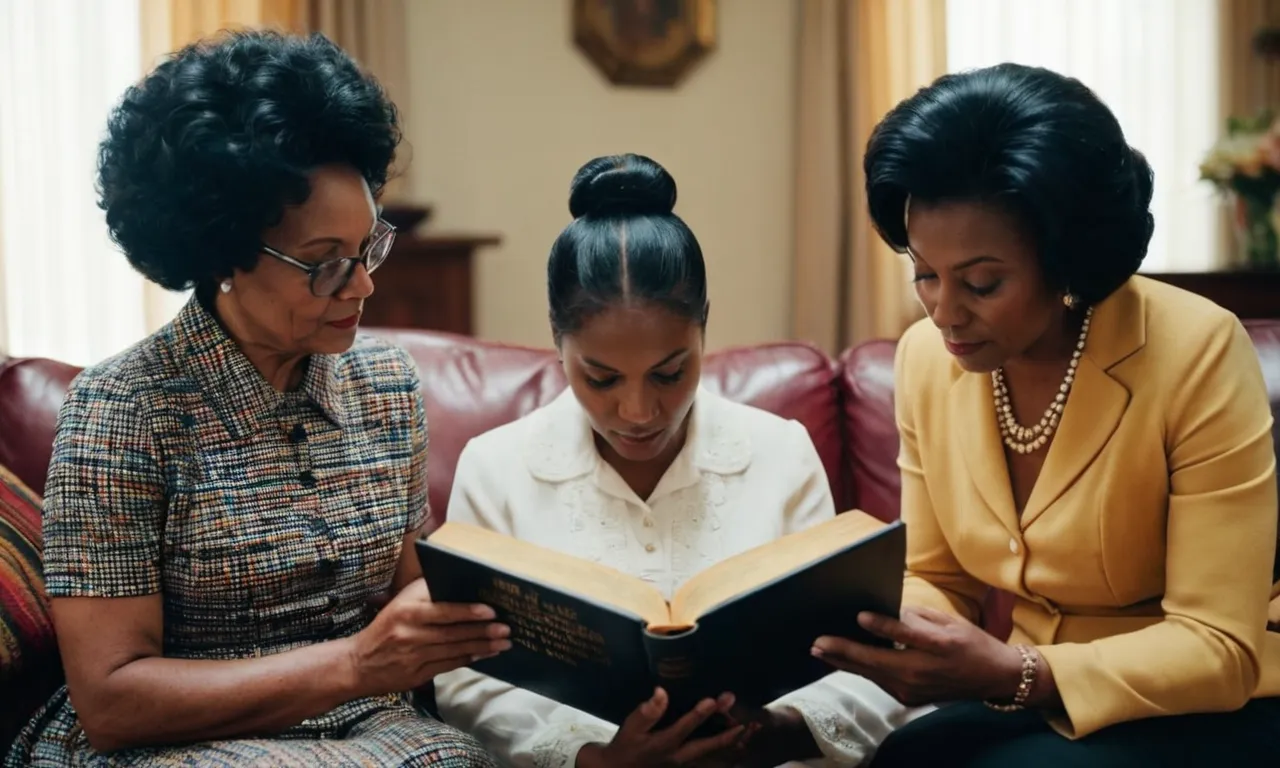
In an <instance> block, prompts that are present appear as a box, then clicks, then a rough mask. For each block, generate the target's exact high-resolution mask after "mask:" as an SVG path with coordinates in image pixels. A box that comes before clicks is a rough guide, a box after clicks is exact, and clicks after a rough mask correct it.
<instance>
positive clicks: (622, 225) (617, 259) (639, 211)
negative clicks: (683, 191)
mask: <svg viewBox="0 0 1280 768" xmlns="http://www.w3.org/2000/svg"><path fill="white" fill-rule="evenodd" d="M675 204H676V182H675V179H673V178H672V177H671V174H669V173H667V171H666V169H665V168H663V167H662V166H661V165H659V164H657V163H656V162H654V161H653V160H651V159H649V158H647V157H644V156H642V155H634V154H625V155H611V156H608V157H598V158H596V159H594V160H591V161H590V162H588V163H587V164H586V165H584V166H582V168H580V169H579V170H578V172H577V174H576V175H575V176H574V177H573V182H572V184H571V185H570V192H569V213H570V214H571V215H572V216H573V221H572V222H570V224H569V225H568V226H567V227H565V228H564V230H563V231H562V232H561V233H560V236H559V237H557V238H556V241H555V243H554V244H553V245H552V246H551V255H550V257H549V258H548V259H547V300H548V303H549V304H550V308H551V312H550V314H551V330H552V333H553V334H554V335H555V339H556V342H557V343H559V341H560V338H561V337H562V336H564V335H565V334H571V333H573V332H574V331H576V330H578V329H579V328H581V327H582V324H583V323H584V322H586V321H587V320H588V319H589V318H590V317H591V316H592V315H594V314H596V313H598V312H601V311H603V310H605V309H607V308H609V307H611V306H614V305H616V304H619V303H623V302H635V303H652V304H656V305H658V306H662V307H664V308H666V309H668V310H669V311H671V312H674V313H676V314H677V315H679V316H681V317H686V318H688V319H690V320H692V321H695V322H698V323H702V324H705V323H706V320H707V275H706V265H705V264H704V263H703V260H702V248H701V247H700V246H699V245H698V240H697V238H695V237H694V236H693V232H692V231H691V230H690V229H689V227H688V226H687V225H686V224H685V223H684V221H683V220H682V219H681V218H680V217H679V216H677V215H676V214H675V213H673V210H674V208H675Z"/></svg>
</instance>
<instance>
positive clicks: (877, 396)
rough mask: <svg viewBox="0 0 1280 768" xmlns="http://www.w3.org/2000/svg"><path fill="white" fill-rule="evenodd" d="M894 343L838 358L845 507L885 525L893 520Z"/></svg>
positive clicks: (897, 489)
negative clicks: (858, 510) (846, 501)
mask: <svg viewBox="0 0 1280 768" xmlns="http://www.w3.org/2000/svg"><path fill="white" fill-rule="evenodd" d="M896 348H897V344H896V343H895V342H892V341H885V340H876V341H868V342H866V343H864V344H859V345H858V346H856V347H853V348H852V349H848V350H846V351H845V352H844V354H843V355H841V356H840V388H841V394H842V395H843V398H842V401H843V404H844V417H843V418H842V419H841V420H840V422H841V427H842V428H843V429H844V440H845V467H844V472H845V482H846V483H847V485H848V487H849V491H850V498H849V506H850V507H852V508H853V509H860V510H862V511H863V512H866V513H867V514H869V515H874V516H875V517H878V518H880V519H881V520H884V521H892V520H897V519H898V499H899V497H900V496H901V493H902V481H901V479H900V477H899V474H898V427H897V423H896V421H895V420H894V416H893V355H894V350H895V349H896Z"/></svg>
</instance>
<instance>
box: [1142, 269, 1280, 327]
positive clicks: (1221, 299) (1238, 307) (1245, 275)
mask: <svg viewBox="0 0 1280 768" xmlns="http://www.w3.org/2000/svg"><path fill="white" fill-rule="evenodd" d="M1143 274H1146V276H1147V277H1150V278H1154V279H1156V280H1161V281H1163V282H1166V283H1169V284H1170V285H1176V286H1178V287H1179V288H1183V289H1185V290H1188V291H1191V292H1192V293H1198V294H1200V295H1201V296H1204V297H1205V298H1207V299H1209V300H1210V301H1212V302H1214V303H1215V304H1218V305H1220V306H1222V307H1224V308H1226V309H1228V310H1230V311H1232V312H1234V313H1235V314H1236V316H1237V317H1239V318H1240V319H1241V320H1253V319H1271V318H1280V270H1269V271H1250V270H1224V271H1222V272H1168V273H1143Z"/></svg>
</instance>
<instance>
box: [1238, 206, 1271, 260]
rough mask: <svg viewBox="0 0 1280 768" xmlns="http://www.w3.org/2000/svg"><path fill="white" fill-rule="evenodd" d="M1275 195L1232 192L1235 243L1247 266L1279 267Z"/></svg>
mask: <svg viewBox="0 0 1280 768" xmlns="http://www.w3.org/2000/svg"><path fill="white" fill-rule="evenodd" d="M1276 202H1277V201H1276V199H1275V198H1262V197H1256V196H1249V195H1235V230H1236V243H1237V246H1238V247H1239V249H1240V260H1241V263H1242V266H1244V267H1245V268H1247V269H1267V270H1270V269H1277V268H1280V239H1277V235H1276V233H1277V232H1278V231H1280V212H1278V211H1277V208H1276Z"/></svg>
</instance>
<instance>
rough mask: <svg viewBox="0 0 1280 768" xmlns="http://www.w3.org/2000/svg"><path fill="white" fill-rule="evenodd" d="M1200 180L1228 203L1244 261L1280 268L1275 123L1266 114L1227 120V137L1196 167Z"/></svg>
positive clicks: (1279, 135) (1278, 123) (1279, 131)
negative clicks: (1223, 195)
mask: <svg viewBox="0 0 1280 768" xmlns="http://www.w3.org/2000/svg"><path fill="white" fill-rule="evenodd" d="M1200 178H1201V179H1202V180H1204V181H1208V182H1209V183H1211V184H1213V185H1214V186H1215V187H1217V188H1218V189H1219V190H1220V191H1222V192H1223V193H1225V194H1226V195H1227V196H1228V197H1229V198H1230V199H1231V200H1232V203H1233V205H1234V213H1235V224H1236V234H1237V239H1238V241H1239V242H1240V246H1241V250H1242V251H1243V252H1244V260H1245V262H1246V263H1247V264H1248V265H1249V266H1250V267H1254V268H1275V267H1277V266H1280V240H1278V239H1277V232H1280V211H1278V210H1277V194H1278V193H1280V120H1277V119H1275V116H1274V115H1273V114H1272V113H1270V112H1264V113H1263V114H1261V115H1259V116H1257V117H1255V118H1232V119H1230V120H1228V121H1227V132H1226V135H1224V136H1223V137H1222V138H1221V139H1220V140H1219V141H1218V143H1217V144H1215V145H1214V146H1213V148H1212V149H1210V150H1209V153H1208V154H1207V155H1206V156H1205V158H1204V160H1203V161H1202V162H1201V163H1200Z"/></svg>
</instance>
